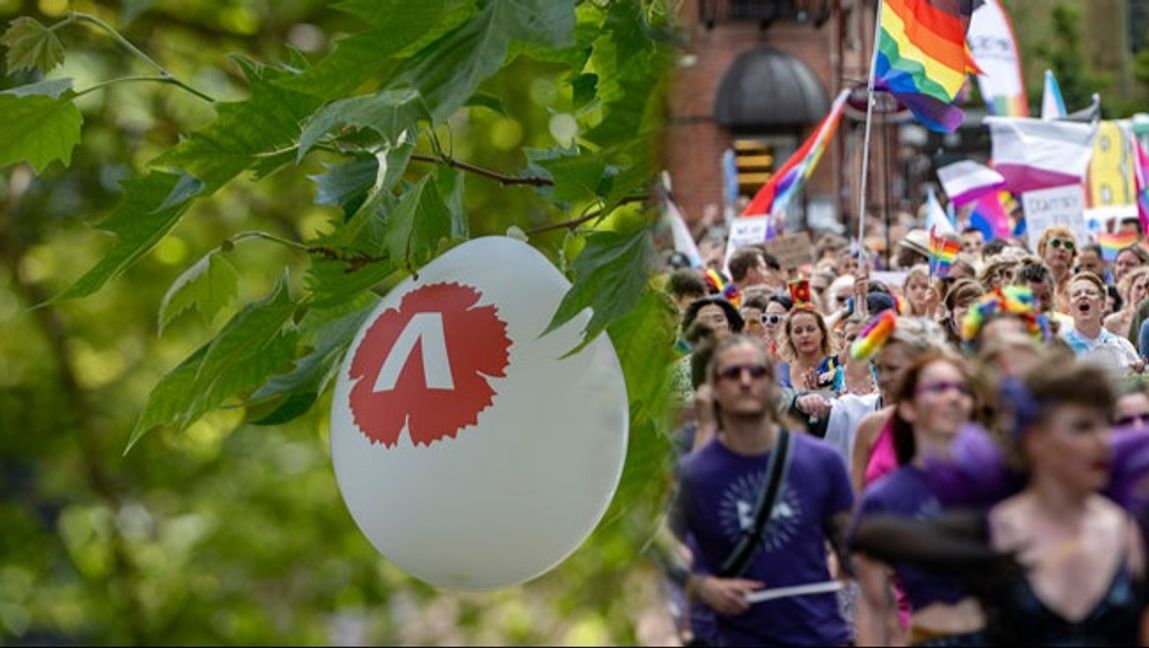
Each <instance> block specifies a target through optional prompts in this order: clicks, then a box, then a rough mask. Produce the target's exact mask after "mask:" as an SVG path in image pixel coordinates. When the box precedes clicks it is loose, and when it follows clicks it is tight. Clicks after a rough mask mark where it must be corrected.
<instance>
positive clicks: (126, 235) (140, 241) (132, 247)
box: [50, 171, 192, 303]
mask: <svg viewBox="0 0 1149 648" xmlns="http://www.w3.org/2000/svg"><path fill="white" fill-rule="evenodd" d="M186 178H187V176H185V175H176V174H174V173H166V172H163V171H152V172H151V173H149V174H148V175H146V176H143V177H137V178H129V179H127V180H124V181H123V186H124V197H123V199H121V201H120V205H119V207H117V208H116V211H114V212H112V214H111V215H110V216H108V218H107V219H106V220H104V221H103V222H102V223H101V224H100V229H103V230H106V231H108V232H111V233H113V234H115V235H116V236H117V237H118V239H117V240H116V243H115V245H113V246H112V248H111V249H110V250H108V251H107V252H106V253H104V257H103V258H102V259H100V260H99V262H97V263H96V265H95V267H93V268H92V269H91V270H89V271H88V272H87V273H85V274H84V276H82V277H80V278H79V279H78V280H77V281H76V283H74V284H72V285H71V286H69V287H68V288H66V289H65V290H64V291H63V292H62V293H60V294H59V295H57V296H55V297H53V298H52V299H51V301H50V303H58V302H60V301H63V300H65V299H71V298H74V297H85V296H87V295H91V294H92V293H94V292H96V291H97V290H99V289H100V288H102V287H103V285H104V284H105V283H107V282H108V280H109V279H112V278H114V277H117V276H119V275H120V273H122V272H123V271H124V270H126V269H128V268H129V267H130V266H131V265H132V264H134V263H135V262H136V261H138V260H139V259H140V257H142V256H143V255H144V254H146V253H147V252H148V250H150V249H152V247H153V246H154V245H155V244H156V243H158V242H159V241H160V239H162V238H163V237H164V236H165V235H167V233H168V232H169V231H171V229H172V227H175V224H176V223H177V222H179V219H180V216H182V215H183V213H184V211H186V210H187V208H188V205H189V204H190V200H191V197H192V194H189V193H187V192H182V195H184V197H185V198H184V200H183V202H178V203H174V204H172V203H171V202H170V200H169V198H171V196H173V195H176V194H177V193H181V192H177V189H178V188H179V187H180V186H181V184H182V183H184V182H185V179H186ZM163 205H167V206H166V207H164V208H163V209H160V207H161V206H163Z"/></svg>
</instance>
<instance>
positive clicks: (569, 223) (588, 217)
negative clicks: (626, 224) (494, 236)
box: [525, 196, 646, 236]
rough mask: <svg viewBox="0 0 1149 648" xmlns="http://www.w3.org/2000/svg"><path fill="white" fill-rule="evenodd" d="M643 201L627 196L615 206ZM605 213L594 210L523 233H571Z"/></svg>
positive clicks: (602, 210)
mask: <svg viewBox="0 0 1149 648" xmlns="http://www.w3.org/2000/svg"><path fill="white" fill-rule="evenodd" d="M645 200H646V196H627V197H625V198H623V199H622V200H620V201H619V202H618V205H616V207H618V206H622V205H626V204H630V203H636V202H643V201H645ZM605 211H606V210H605V209H596V210H594V211H592V212H590V213H589V214H585V215H583V216H579V217H578V218H572V219H571V220H565V221H560V222H558V223H548V224H546V225H539V226H538V227H532V228H531V229H529V230H527V231H526V232H525V234H527V235H528V236H529V235H531V234H541V233H543V232H550V231H552V230H557V229H564V228H565V229H570V230H572V231H573V230H574V229H575V228H576V227H578V226H579V225H582V224H583V223H585V222H587V221H592V220H594V219H596V218H598V217H600V216H605V215H606V214H605Z"/></svg>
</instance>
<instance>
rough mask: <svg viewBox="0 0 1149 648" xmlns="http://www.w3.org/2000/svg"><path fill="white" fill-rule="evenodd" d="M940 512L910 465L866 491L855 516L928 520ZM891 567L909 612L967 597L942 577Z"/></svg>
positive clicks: (920, 475) (923, 478)
mask: <svg viewBox="0 0 1149 648" xmlns="http://www.w3.org/2000/svg"><path fill="white" fill-rule="evenodd" d="M941 511H942V507H941V504H940V503H939V502H938V498H937V496H935V495H934V493H933V491H932V490H931V489H930V484H929V481H928V480H927V478H926V474H925V473H924V472H923V471H922V470H920V469H918V468H916V467H914V466H902V467H901V468H898V469H897V470H895V471H894V472H892V473H890V474H888V475H886V476H885V477H882V478H881V479H879V480H878V481H876V482H874V483H873V484H871V485H870V486H869V487H868V488H866V490H865V491H864V492H863V493H862V501H861V504H859V505H858V513H857V517H858V519H861V518H863V517H865V516H867V515H873V514H876V513H887V514H892V515H899V516H905V517H911V518H915V519H918V520H928V519H930V518H932V517H935V516H937V515H938V514H939V513H941ZM893 567H894V573H895V574H896V575H897V578H898V583H899V584H900V585H901V586H902V590H903V591H904V592H905V593H906V598H907V599H909V602H910V608H911V609H913V610H920V609H922V608H925V607H926V606H928V605H930V604H931V603H938V602H940V603H947V604H948V603H956V602H958V601H960V600H961V599H963V598H965V597H966V596H967V592H966V589H965V588H964V587H962V586H961V585H960V584H958V583H956V582H954V581H953V580H952V579H949V578H946V577H945V576H939V575H938V574H936V573H934V572H931V571H929V570H926V569H923V568H921V567H914V566H911V565H908V564H897V565H893Z"/></svg>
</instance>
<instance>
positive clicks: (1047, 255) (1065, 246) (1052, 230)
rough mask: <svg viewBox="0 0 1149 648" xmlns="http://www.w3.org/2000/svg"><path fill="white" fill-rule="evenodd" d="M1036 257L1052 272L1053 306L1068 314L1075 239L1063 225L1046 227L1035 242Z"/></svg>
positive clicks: (1075, 246)
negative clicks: (1068, 291)
mask: <svg viewBox="0 0 1149 648" xmlns="http://www.w3.org/2000/svg"><path fill="white" fill-rule="evenodd" d="M1037 256H1039V257H1041V260H1042V261H1044V262H1045V265H1047V266H1049V269H1050V270H1051V271H1053V285H1054V293H1053V305H1054V308H1056V309H1057V310H1058V311H1060V312H1062V313H1066V312H1069V311H1068V308H1069V297H1068V295H1066V289H1067V288H1068V287H1069V286H1068V284H1069V277H1070V275H1071V274H1072V273H1073V260H1074V258H1075V257H1076V256H1077V239H1075V238H1074V237H1073V231H1072V230H1070V229H1069V228H1068V227H1066V226H1064V225H1053V226H1052V227H1047V228H1046V229H1045V231H1044V232H1042V233H1041V238H1040V239H1038V241H1037Z"/></svg>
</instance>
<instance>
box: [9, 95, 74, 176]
mask: <svg viewBox="0 0 1149 648" xmlns="http://www.w3.org/2000/svg"><path fill="white" fill-rule="evenodd" d="M0 115H2V117H0V167H6V166H8V165H10V164H14V163H17V162H24V161H27V162H28V164H30V165H32V169H33V170H35V171H36V173H39V172H41V171H43V170H44V167H46V166H48V165H49V164H50V163H52V162H53V161H54V160H60V161H61V162H63V163H64V165H65V166H67V165H69V164H71V163H72V149H73V148H75V146H76V145H77V144H79V143H80V127H81V126H82V125H83V124H84V116H83V115H81V114H80V110H79V109H78V108H76V106H75V105H73V104H72V99H71V94H70V93H69V94H68V95H61V96H59V97H49V96H45V95H39V94H35V95H26V96H17V95H15V94H0Z"/></svg>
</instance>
